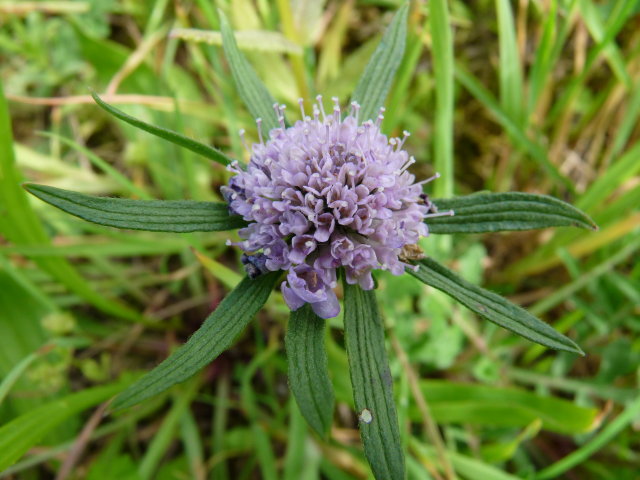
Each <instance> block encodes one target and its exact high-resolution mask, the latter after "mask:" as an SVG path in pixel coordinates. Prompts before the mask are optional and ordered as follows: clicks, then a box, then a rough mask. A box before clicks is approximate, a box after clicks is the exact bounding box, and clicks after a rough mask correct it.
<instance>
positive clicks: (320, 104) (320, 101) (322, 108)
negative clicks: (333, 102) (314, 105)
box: [316, 95, 327, 122]
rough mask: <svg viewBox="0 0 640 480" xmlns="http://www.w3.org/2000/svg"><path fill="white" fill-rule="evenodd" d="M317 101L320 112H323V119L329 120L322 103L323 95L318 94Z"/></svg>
mask: <svg viewBox="0 0 640 480" xmlns="http://www.w3.org/2000/svg"><path fill="white" fill-rule="evenodd" d="M316 101H317V102H318V108H319V109H320V113H322V121H323V122H324V121H326V120H327V115H326V114H325V113H324V105H323V104H322V95H318V96H317V97H316Z"/></svg>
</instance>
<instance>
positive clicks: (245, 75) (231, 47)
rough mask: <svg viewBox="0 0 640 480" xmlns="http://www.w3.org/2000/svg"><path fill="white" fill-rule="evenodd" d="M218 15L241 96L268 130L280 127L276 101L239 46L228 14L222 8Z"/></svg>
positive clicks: (226, 51)
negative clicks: (275, 110)
mask: <svg viewBox="0 0 640 480" xmlns="http://www.w3.org/2000/svg"><path fill="white" fill-rule="evenodd" d="M218 16H219V17H220V31H221V32H222V48H223V50H224V55H225V57H227V61H228V62H229V67H231V74H232V75H233V80H234V82H235V84H236V88H237V89H238V93H239V94H240V98H242V101H243V102H244V104H245V105H246V106H247V108H248V109H249V111H250V112H251V115H253V116H254V117H255V118H261V119H262V125H263V127H264V128H265V129H266V131H267V132H268V131H270V130H272V129H274V128H278V127H279V126H280V125H279V124H278V121H277V118H276V114H275V112H274V110H273V104H274V103H276V101H275V100H274V98H273V97H272V96H271V94H270V93H269V91H268V90H267V87H265V85H264V83H262V81H261V80H260V78H259V77H258V75H257V74H256V72H255V70H254V69H253V67H251V65H250V64H249V61H248V60H247V59H246V58H245V56H244V55H243V54H242V52H241V51H240V49H239V48H238V45H237V43H236V39H235V36H234V34H233V30H231V26H230V25H229V21H228V20H227V17H226V15H225V14H224V13H222V11H221V10H218Z"/></svg>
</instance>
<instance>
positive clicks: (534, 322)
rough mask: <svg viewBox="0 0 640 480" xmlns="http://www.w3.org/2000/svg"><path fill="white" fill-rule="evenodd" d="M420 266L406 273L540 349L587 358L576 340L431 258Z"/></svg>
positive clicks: (419, 263)
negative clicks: (541, 347)
mask: <svg viewBox="0 0 640 480" xmlns="http://www.w3.org/2000/svg"><path fill="white" fill-rule="evenodd" d="M417 265H419V269H418V270H417V271H413V270H412V269H410V268H408V269H407V272H409V273H410V274H411V275H413V276H414V277H416V278H417V279H418V280H420V281H421V282H423V283H425V284H426V285H429V286H432V287H433V288H437V289H438V290H440V291H442V292H444V293H446V294H447V295H449V296H451V297H453V298H454V299H456V300H457V301H458V302H460V303H461V304H463V305H464V306H465V307H467V308H468V309H469V310H471V311H473V312H475V313H477V314H478V315H480V316H481V317H484V318H486V319H487V320H489V321H490V322H493V323H495V324H496V325H499V326H501V327H503V328H506V329H507V330H511V331H512V332H514V333H516V334H518V335H520V336H522V337H524V338H526V339H528V340H531V341H532V342H536V343H539V344H540V345H544V346H546V347H549V348H554V349H556V350H564V351H566V352H571V353H577V354H580V355H584V352H583V351H582V350H581V349H580V347H579V346H578V345H576V344H575V343H574V342H573V340H571V339H569V338H567V337H565V336H564V335H562V334H561V333H558V332H557V331H555V330H554V329H553V328H552V327H550V326H549V325H547V324H546V323H544V322H543V321H542V320H540V319H538V318H536V317H534V316H533V315H531V314H530V313H529V312H527V311H526V310H524V309H523V308H521V307H519V306H517V305H514V304H513V303H511V302H510V301H508V300H507V299H506V298H503V297H501V296H500V295H496V294H495V293H493V292H490V291H488V290H485V289H483V288H480V287H478V286H477V285H473V284H471V283H469V282H467V281H466V280H464V279H462V278H460V277H459V276H458V275H456V274H455V273H453V272H452V271H451V270H449V269H448V268H446V267H444V266H443V265H440V264H439V263H438V262H436V261H435V260H432V259H430V258H427V259H425V260H421V261H419V262H417Z"/></svg>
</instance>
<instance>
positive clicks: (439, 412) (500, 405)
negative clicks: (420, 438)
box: [410, 380, 598, 435]
mask: <svg viewBox="0 0 640 480" xmlns="http://www.w3.org/2000/svg"><path fill="white" fill-rule="evenodd" d="M420 390H421V391H422V393H423V394H424V397H425V399H426V401H427V403H428V404H429V409H430V410H431V414H432V415H433V418H434V419H435V420H436V422H438V423H462V424H469V425H477V426H480V427H525V426H527V425H528V424H530V423H531V422H532V421H534V420H536V419H540V420H541V421H542V428H544V429H545V430H549V431H552V432H557V433H563V434H566V435H575V434H578V433H587V432H590V431H592V430H593V429H594V428H596V426H597V425H598V420H597V416H598V410H597V409H595V408H586V407H581V406H579V405H576V404H574V403H573V402H571V401H569V400H565V399H562V398H556V397H549V396H544V395H540V394H537V393H533V392H530V391H528V390H524V389H520V388H511V387H509V388H504V387H494V386H491V385H478V384H471V383H453V382H450V381H444V380H424V381H421V382H420ZM410 415H411V418H412V419H415V420H419V419H420V415H421V414H420V411H419V409H417V408H414V407H412V408H411V409H410Z"/></svg>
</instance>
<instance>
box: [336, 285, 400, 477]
mask: <svg viewBox="0 0 640 480" xmlns="http://www.w3.org/2000/svg"><path fill="white" fill-rule="evenodd" d="M344 333H345V337H346V345H347V355H348V357H349V370H350V373H351V383H352V385H353V398H354V401H355V406H356V410H357V412H358V415H359V419H360V436H361V437H362V443H363V444H364V453H365V455H366V456H367V459H368V460H369V464H370V465H371V469H372V470H373V474H374V476H375V478H376V479H378V480H382V479H390V478H404V456H403V453H402V447H401V443H400V431H399V428H398V417H397V414H396V407H395V403H394V400H393V386H392V378H391V372H390V371H389V362H388V360H387V352H386V351H385V347H384V325H383V323H382V318H380V314H379V312H378V305H377V304H376V297H375V294H374V292H373V291H371V290H369V291H365V290H362V289H361V288H360V287H359V286H358V285H349V284H348V283H346V281H345V282H344Z"/></svg>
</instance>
